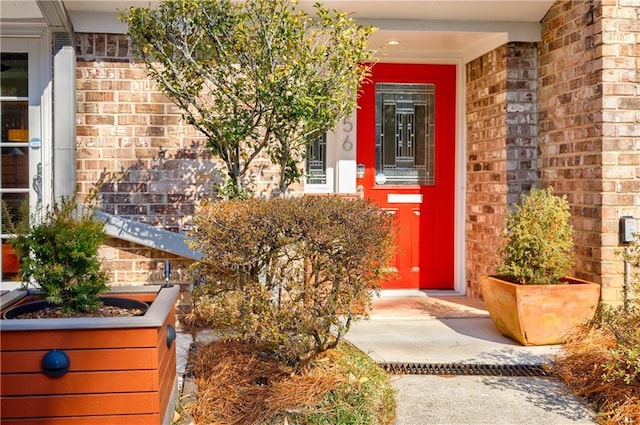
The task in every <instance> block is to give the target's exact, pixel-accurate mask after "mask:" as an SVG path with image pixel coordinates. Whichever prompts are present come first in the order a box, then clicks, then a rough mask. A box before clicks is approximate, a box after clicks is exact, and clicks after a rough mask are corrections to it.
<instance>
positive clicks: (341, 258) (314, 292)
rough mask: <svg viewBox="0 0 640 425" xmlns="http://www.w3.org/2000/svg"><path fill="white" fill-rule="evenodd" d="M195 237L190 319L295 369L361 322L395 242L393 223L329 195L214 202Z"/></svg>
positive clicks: (356, 202)
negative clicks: (263, 350) (257, 346)
mask: <svg viewBox="0 0 640 425" xmlns="http://www.w3.org/2000/svg"><path fill="white" fill-rule="evenodd" d="M196 229H197V230H196V231H195V232H194V234H193V237H194V240H193V247H194V248H195V249H198V250H200V251H201V252H203V253H204V258H203V259H202V260H201V261H199V262H198V263H196V264H195V265H194V269H195V271H196V273H197V275H198V276H199V284H198V285H197V287H196V288H195V289H194V316H195V320H196V321H198V322H199V323H202V322H206V323H208V324H209V325H212V326H215V327H216V328H217V329H219V330H221V331H223V332H224V333H225V336H226V337H230V338H234V339H239V340H244V341H252V342H255V343H259V344H260V345H264V346H265V347H266V351H267V352H269V353H271V354H272V355H273V356H274V357H276V358H278V359H280V360H283V361H285V362H287V363H289V364H290V365H296V366H302V365H304V364H306V363H308V361H309V360H311V359H312V358H313V357H314V356H315V355H317V354H318V353H320V352H323V351H325V350H327V349H329V348H334V347H335V346H336V345H337V344H338V342H339V341H340V340H341V338H342V337H343V336H344V334H345V333H346V332H347V331H348V330H349V328H350V326H351V323H352V322H353V321H354V320H357V319H360V318H362V317H364V316H365V315H366V309H367V308H368V307H369V305H370V303H371V298H372V290H375V289H377V285H378V282H379V281H380V280H381V279H383V278H385V277H386V275H387V273H388V267H387V265H388V264H389V261H390V256H391V253H392V246H393V240H394V231H393V220H392V216H390V215H388V214H386V213H384V212H382V211H380V210H379V209H378V208H377V207H375V206H374V205H373V204H371V203H369V202H367V201H364V200H361V199H350V198H340V197H333V196H332V197H299V198H286V199H271V200H264V199H249V200H245V201H233V200H231V201H224V202H213V203H210V204H208V205H206V206H204V207H203V208H202V210H201V211H200V212H199V214H198V216H197V218H196Z"/></svg>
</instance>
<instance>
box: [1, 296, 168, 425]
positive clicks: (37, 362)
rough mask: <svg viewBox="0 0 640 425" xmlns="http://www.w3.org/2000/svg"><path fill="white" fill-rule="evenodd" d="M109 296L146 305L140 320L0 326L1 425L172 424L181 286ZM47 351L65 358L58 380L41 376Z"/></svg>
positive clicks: (13, 299) (16, 299) (14, 299)
mask: <svg viewBox="0 0 640 425" xmlns="http://www.w3.org/2000/svg"><path fill="white" fill-rule="evenodd" d="M114 292H115V293H114ZM114 292H112V293H111V294H110V295H112V296H119V297H120V296H121V297H126V298H133V299H137V300H141V301H144V302H147V303H151V305H150V307H149V310H148V311H147V312H146V313H145V314H144V315H143V316H138V317H119V318H73V319H14V320H1V321H0V329H1V331H0V364H1V365H2V369H1V376H0V378H1V382H0V422H1V423H2V424H3V425H10V424H34V425H37V424H45V423H46V424H82V425H85V424H89V425H92V424H109V425H112V424H127V425H131V424H145V425H147V424H169V423H171V420H172V418H173V411H174V407H175V403H176V398H177V384H176V382H177V381H176V347H175V345H176V344H175V341H174V340H175V302H176V298H177V296H178V292H179V287H177V286H175V287H168V288H161V287H160V286H143V287H129V288H126V289H125V288H117V289H114ZM28 298H29V297H28V296H27V294H26V292H25V291H13V292H10V293H8V294H5V295H4V296H3V297H2V301H3V305H1V308H2V309H6V307H8V306H11V305H15V304H17V303H21V302H24V300H26V299H28ZM7 304H8V306H7ZM50 350H62V351H63V352H64V353H65V354H66V355H67V356H68V359H69V369H68V371H67V372H66V373H65V374H64V375H62V376H60V377H57V378H52V377H49V376H47V375H45V374H44V372H43V368H42V360H43V357H44V356H45V355H46V354H47V353H48V352H50Z"/></svg>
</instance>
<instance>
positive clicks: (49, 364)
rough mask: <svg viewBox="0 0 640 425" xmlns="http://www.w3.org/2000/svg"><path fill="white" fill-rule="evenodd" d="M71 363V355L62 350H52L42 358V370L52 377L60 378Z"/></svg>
mask: <svg viewBox="0 0 640 425" xmlns="http://www.w3.org/2000/svg"><path fill="white" fill-rule="evenodd" d="M69 364H70V362H69V356H67V354H66V353H65V352H64V351H60V350H51V351H49V352H48V353H47V354H45V355H44V357H43V358H42V370H43V371H44V374H45V375H47V376H50V377H51V378H58V377H60V376H62V375H64V374H65V373H67V371H68V370H69Z"/></svg>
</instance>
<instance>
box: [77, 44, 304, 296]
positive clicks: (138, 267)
mask: <svg viewBox="0 0 640 425" xmlns="http://www.w3.org/2000/svg"><path fill="white" fill-rule="evenodd" d="M76 43H77V45H76V55H77V72H76V73H77V83H76V84H77V91H76V93H77V95H76V96H77V98H76V104H77V115H76V124H77V170H78V172H77V180H78V191H79V193H80V195H81V196H84V195H86V194H87V193H88V192H89V191H90V190H91V188H93V187H95V185H96V183H97V182H98V181H99V180H100V179H101V178H103V179H104V184H103V185H102V187H101V189H100V197H99V200H100V208H101V209H102V210H104V211H105V212H108V213H110V214H116V215H118V216H120V217H123V218H126V219H131V220H134V221H137V222H141V223H146V224H149V225H152V226H156V227H160V228H163V229H165V230H169V231H173V232H177V233H186V232H188V231H189V229H190V226H191V223H192V218H193V214H194V212H195V211H196V209H197V206H198V205H199V203H200V202H202V201H203V200H206V199H210V198H212V197H215V194H216V186H217V184H218V183H219V182H220V180H221V177H220V172H219V171H218V170H220V169H221V168H222V164H221V163H220V162H219V161H218V160H216V159H215V158H213V157H212V156H211V155H210V153H209V151H208V149H207V148H206V146H205V141H204V139H203V137H202V136H201V135H200V134H199V133H198V132H197V131H196V130H195V129H194V128H193V127H192V126H190V125H187V124H186V123H185V122H183V120H182V118H181V113H180V111H179V109H178V108H177V107H176V106H175V105H174V104H173V103H172V102H170V101H169V100H168V99H167V98H166V97H165V96H164V95H163V94H162V93H161V92H159V91H158V90H157V89H156V87H155V85H154V84H153V82H152V81H150V80H149V79H148V78H147V75H146V71H145V69H144V65H143V64H141V63H139V62H137V61H136V60H135V59H134V58H133V56H132V52H131V50H130V48H129V41H128V39H127V37H126V36H124V35H121V34H87V33H78V34H76ZM249 174H250V178H251V180H252V183H253V184H254V188H255V190H256V193H257V194H258V195H268V194H270V193H271V192H272V191H273V190H274V189H275V188H276V187H277V173H274V172H273V167H272V166H271V163H270V162H269V161H268V159H267V158H266V157H265V156H262V157H260V158H258V159H257V160H256V161H255V163H254V166H253V167H252V169H251V170H250V173H249ZM293 189H294V190H298V191H299V190H300V186H294V187H293ZM104 252H105V255H106V254H108V255H106V257H105V265H106V266H107V268H108V269H109V270H110V271H111V276H112V277H113V283H114V284H130V283H139V284H145V283H157V282H159V281H162V279H163V278H162V276H161V275H160V274H158V273H159V271H158V270H161V269H160V268H161V265H162V266H163V264H164V260H165V259H166V258H167V256H168V254H165V253H163V252H160V251H155V250H149V249H146V248H142V247H135V246H130V245H126V246H125V245H122V244H121V241H116V240H111V241H110V242H109V244H108V246H107V247H105V249H104ZM132 253H135V254H132ZM169 257H170V256H169ZM175 262H176V265H177V267H174V270H175V277H176V278H177V279H180V280H182V281H183V283H187V282H188V280H189V279H190V278H189V275H188V272H187V270H186V265H187V264H188V261H179V260H177V259H176V260H175Z"/></svg>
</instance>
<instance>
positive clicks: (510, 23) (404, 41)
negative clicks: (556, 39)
mask: <svg viewBox="0 0 640 425" xmlns="http://www.w3.org/2000/svg"><path fill="white" fill-rule="evenodd" d="M5 1H7V0H2V3H4V2H5ZM9 2H11V1H9ZM14 2H15V0H14ZM18 2H19V0H18ZM315 2H316V0H299V3H298V5H299V6H298V7H300V8H302V9H305V10H308V11H312V10H313V5H314V3H315ZM320 2H321V3H322V4H323V5H325V6H327V7H329V8H332V9H337V10H343V11H347V12H350V13H352V14H353V17H355V18H356V19H357V20H358V21H359V22H361V23H362V24H364V25H372V26H374V27H376V28H378V31H377V32H376V33H375V34H374V35H373V36H372V37H371V48H372V49H374V50H376V51H378V52H379V56H380V58H381V60H383V61H391V60H405V61H407V62H411V61H422V60H428V59H432V60H433V59H439V60H445V61H446V60H451V61H463V62H468V61H469V60H471V59H473V58H475V57H477V56H480V55H482V54H483V53H486V52H487V51H489V50H491V49H493V48H495V47H497V46H500V45H501V44H504V43H506V42H508V41H538V40H539V39H540V24H539V22H540V20H541V19H542V18H543V17H544V15H545V14H546V13H547V11H548V10H549V8H550V7H551V5H552V4H553V3H554V1H553V0H402V1H398V0H396V1H390V0H327V1H320ZM158 3H159V2H158V1H157V0H153V1H149V0H138V1H131V0H130V1H126V0H108V1H105V0H64V4H65V6H66V8H67V10H68V11H69V14H70V16H71V19H72V21H73V24H74V29H75V31H76V32H107V33H122V32H124V31H125V29H126V28H125V26H124V25H122V24H121V23H120V22H119V20H118V11H120V10H123V9H126V8H128V7H130V6H139V7H149V6H151V7H154V6H156V5H157V4H158ZM388 40H398V41H400V44H398V45H395V46H387V45H386V42H387V41H388Z"/></svg>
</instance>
